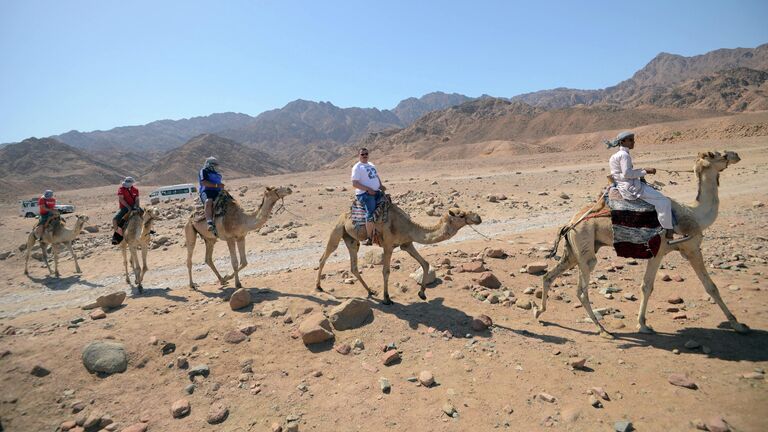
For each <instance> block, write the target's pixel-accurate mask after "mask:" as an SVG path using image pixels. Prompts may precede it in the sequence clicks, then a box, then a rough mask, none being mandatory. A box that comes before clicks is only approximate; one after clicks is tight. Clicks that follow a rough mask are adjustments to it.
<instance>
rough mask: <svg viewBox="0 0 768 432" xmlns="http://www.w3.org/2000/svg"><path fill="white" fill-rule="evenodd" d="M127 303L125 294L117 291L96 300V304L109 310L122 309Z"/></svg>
mask: <svg viewBox="0 0 768 432" xmlns="http://www.w3.org/2000/svg"><path fill="white" fill-rule="evenodd" d="M124 301H125V292H124V291H117V292H113V293H112V294H107V295H105V296H101V297H99V298H97V299H96V304H97V305H98V306H99V307H100V308H103V309H106V310H109V309H114V308H117V307H120V305H122V304H123V302H124Z"/></svg>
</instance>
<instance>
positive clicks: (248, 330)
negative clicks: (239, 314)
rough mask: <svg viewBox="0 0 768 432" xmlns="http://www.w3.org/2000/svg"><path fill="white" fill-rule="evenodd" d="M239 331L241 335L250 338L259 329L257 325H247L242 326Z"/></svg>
mask: <svg viewBox="0 0 768 432" xmlns="http://www.w3.org/2000/svg"><path fill="white" fill-rule="evenodd" d="M238 330H240V333H242V334H244V335H246V336H248V335H251V334H253V332H255V331H256V330H258V327H257V326H256V325H255V324H245V325H241V326H240V327H239V328H238Z"/></svg>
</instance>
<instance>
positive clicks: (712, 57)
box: [512, 44, 768, 111]
mask: <svg viewBox="0 0 768 432" xmlns="http://www.w3.org/2000/svg"><path fill="white" fill-rule="evenodd" d="M744 68H746V69H752V70H755V71H768V44H763V45H760V46H758V47H757V48H735V49H719V50H715V51H711V52H708V53H706V54H702V55H697V56H692V57H685V56H681V55H675V54H668V53H661V54H659V55H657V56H656V57H655V58H654V59H653V60H651V61H650V62H649V63H648V64H647V65H646V66H645V67H643V68H642V69H640V70H639V71H637V72H636V73H635V74H634V75H633V76H632V77H631V78H629V79H627V80H625V81H622V82H620V83H619V84H617V85H615V86H612V87H608V88H605V89H599V90H578V89H567V88H557V89H553V90H542V91H538V92H534V93H527V94H523V95H518V96H515V97H514V98H512V99H513V100H517V101H521V102H525V103H527V104H530V105H533V106H536V107H539V108H544V109H554V108H565V107H570V106H575V105H578V104H586V105H592V104H599V103H613V104H617V105H623V106H626V105H629V106H635V105H637V101H644V102H651V101H652V102H655V101H657V100H659V105H657V106H670V101H669V100H664V99H665V98H663V97H662V98H660V97H659V96H660V95H662V94H665V93H670V94H672V93H676V92H675V89H676V88H677V87H678V86H681V85H684V83H686V82H693V81H697V80H704V81H713V80H715V81H716V80H718V79H720V78H719V77H720V76H721V75H722V74H726V75H744V72H743V70H744ZM723 86H725V87H726V88H725V89H724V88H723ZM719 87H720V88H719V90H718V89H711V90H712V91H724V92H726V93H731V92H739V88H740V87H741V85H740V84H739V83H738V82H731V81H727V80H724V81H723V80H721V83H720V85H719ZM704 90H706V89H704ZM702 92H703V91H700V92H699V93H702ZM678 93H679V92H678ZM714 96H716V95H714ZM709 97H710V95H703V96H698V97H695V98H693V99H692V104H691V105H684V103H683V101H688V100H689V99H685V98H684V99H683V100H682V101H680V100H678V102H677V103H676V105H675V106H677V107H680V108H682V107H690V108H700V107H701V106H702V104H700V103H699V102H700V100H701V99H705V98H709ZM749 99H750V100H749V102H748V103H747V104H746V105H744V104H742V103H736V104H726V103H704V104H703V105H705V106H707V105H712V106H713V107H714V106H717V107H725V106H726V105H727V106H728V111H757V110H760V109H764V108H760V107H762V106H764V104H765V102H764V101H758V100H756V99H758V98H749ZM741 102H744V101H741ZM654 105H656V104H655V103H654ZM716 109H721V108H716Z"/></svg>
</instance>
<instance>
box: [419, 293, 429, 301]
mask: <svg viewBox="0 0 768 432" xmlns="http://www.w3.org/2000/svg"><path fill="white" fill-rule="evenodd" d="M419 298H420V299H422V300H426V299H427V295H426V294H424V291H419Z"/></svg>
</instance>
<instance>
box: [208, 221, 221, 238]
mask: <svg viewBox="0 0 768 432" xmlns="http://www.w3.org/2000/svg"><path fill="white" fill-rule="evenodd" d="M208 231H210V232H212V233H213V235H215V236H216V237H218V236H219V233H218V232H217V231H216V225H214V224H213V222H208Z"/></svg>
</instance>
